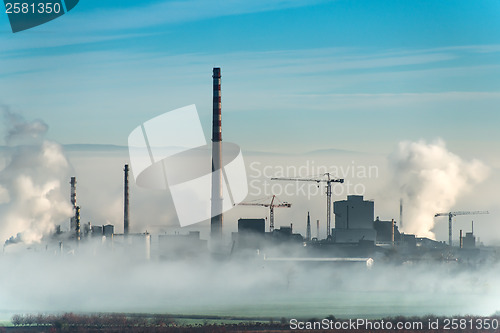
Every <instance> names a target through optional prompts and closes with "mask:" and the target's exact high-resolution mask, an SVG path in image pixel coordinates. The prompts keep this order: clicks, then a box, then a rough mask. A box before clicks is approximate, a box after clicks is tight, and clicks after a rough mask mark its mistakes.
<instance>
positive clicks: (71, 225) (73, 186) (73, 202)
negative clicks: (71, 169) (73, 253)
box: [69, 177, 76, 230]
mask: <svg viewBox="0 0 500 333" xmlns="http://www.w3.org/2000/svg"><path fill="white" fill-rule="evenodd" d="M69 183H70V184H71V192H70V200H71V206H73V211H74V212H75V215H73V216H72V217H71V218H70V220H69V228H70V230H75V228H76V177H71V181H70V182H69Z"/></svg>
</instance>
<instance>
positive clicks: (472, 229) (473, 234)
mask: <svg viewBox="0 0 500 333" xmlns="http://www.w3.org/2000/svg"><path fill="white" fill-rule="evenodd" d="M471 232H472V236H474V221H472V230H471Z"/></svg>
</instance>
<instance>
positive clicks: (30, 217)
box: [0, 108, 72, 243]
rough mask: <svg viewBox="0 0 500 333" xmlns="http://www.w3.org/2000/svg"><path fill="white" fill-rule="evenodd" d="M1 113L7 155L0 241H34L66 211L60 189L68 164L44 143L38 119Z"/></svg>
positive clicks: (0, 190)
mask: <svg viewBox="0 0 500 333" xmlns="http://www.w3.org/2000/svg"><path fill="white" fill-rule="evenodd" d="M3 111H4V116H5V118H6V123H7V126H8V128H7V134H6V136H5V141H6V142H7V144H8V145H9V150H8V151H7V154H8V155H9V156H8V158H7V162H6V166H5V168H4V169H3V170H2V171H1V172H0V240H5V239H7V238H9V237H10V240H9V242H19V241H23V242H25V243H33V242H38V241H40V240H41V239H42V237H43V236H44V235H46V234H47V233H49V232H51V231H53V230H54V226H55V224H56V223H60V222H61V221H64V220H65V219H66V218H68V217H69V216H70V215H71V213H72V210H71V206H70V204H69V202H68V200H65V198H64V196H63V193H62V191H61V184H62V183H63V181H64V180H65V179H68V171H69V163H68V161H67V159H66V157H65V156H64V154H63V151H62V148H61V146H60V145H58V144H57V143H54V142H50V141H47V140H45V139H44V135H45V133H46V132H47V130H48V126H47V125H46V124H45V123H44V122H43V121H41V120H35V121H32V122H28V121H25V120H24V118H23V117H22V116H21V115H19V114H15V113H13V112H11V111H9V110H8V109H5V108H4V110H3ZM14 144H17V145H16V146H14ZM19 144H22V145H19ZM14 235H15V236H14Z"/></svg>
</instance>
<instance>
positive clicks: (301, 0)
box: [72, 0, 331, 31]
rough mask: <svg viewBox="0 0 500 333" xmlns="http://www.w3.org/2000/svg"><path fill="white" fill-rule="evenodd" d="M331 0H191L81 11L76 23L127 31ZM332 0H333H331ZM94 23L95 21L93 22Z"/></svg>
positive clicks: (74, 20) (97, 29)
mask: <svg viewBox="0 0 500 333" xmlns="http://www.w3.org/2000/svg"><path fill="white" fill-rule="evenodd" d="M327 1H328V0H253V1H246V0H231V1H225V0H188V1H165V0H163V1H159V2H156V3H152V4H149V5H140V4H139V5H137V6H134V7H129V8H123V9H113V10H96V11H93V12H88V13H77V14H76V15H75V16H74V18H73V22H72V24H73V25H74V26H75V27H78V29H79V30H80V29H82V28H83V29H85V30H87V31H103V30H123V29H125V30H126V29H138V28H146V27H152V26H156V25H162V24H172V23H181V22H189V21H196V20H203V19H209V18H215V17H222V16H230V15H240V14H248V13H257V12H265V11H272V10H280V9H285V8H294V7H302V6H310V5H313V4H316V3H321V2H327ZM330 1H331V0H330ZM89 23H91V24H89Z"/></svg>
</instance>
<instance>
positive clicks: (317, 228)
mask: <svg viewBox="0 0 500 333" xmlns="http://www.w3.org/2000/svg"><path fill="white" fill-rule="evenodd" d="M316 238H317V239H318V240H319V220H316Z"/></svg>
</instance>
